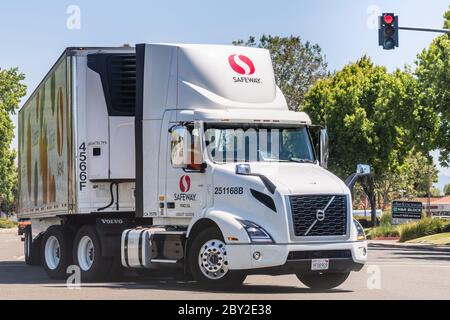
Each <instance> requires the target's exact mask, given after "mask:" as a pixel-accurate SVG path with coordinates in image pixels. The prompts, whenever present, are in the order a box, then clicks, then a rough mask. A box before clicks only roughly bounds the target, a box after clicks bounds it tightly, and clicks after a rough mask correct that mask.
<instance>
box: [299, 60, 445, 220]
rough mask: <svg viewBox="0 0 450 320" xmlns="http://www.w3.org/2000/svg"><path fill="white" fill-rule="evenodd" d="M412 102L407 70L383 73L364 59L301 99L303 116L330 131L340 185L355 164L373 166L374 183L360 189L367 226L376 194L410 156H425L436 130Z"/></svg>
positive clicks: (432, 118) (413, 87)
mask: <svg viewBox="0 0 450 320" xmlns="http://www.w3.org/2000/svg"><path fill="white" fill-rule="evenodd" d="M416 97H417V81H416V79H415V78H414V76H413V75H412V74H411V72H410V71H409V70H408V69H407V70H405V71H400V70H397V71H395V72H393V73H388V72H387V71H386V69H385V68H384V67H381V66H375V65H374V64H373V63H372V61H371V59H370V58H369V57H367V56H363V57H362V58H361V59H359V60H358V61H357V62H356V63H352V64H349V65H347V66H345V67H344V68H343V69H342V70H340V71H338V72H336V73H335V74H334V75H333V76H331V77H329V78H326V79H321V80H319V81H318V82H317V83H316V84H315V85H314V86H313V88H312V89H311V90H310V92H309V93H308V94H307V95H306V97H305V107H304V108H303V111H305V112H307V113H308V114H309V115H310V116H311V118H312V120H313V122H314V123H317V124H322V125H324V126H327V127H328V129H329V134H330V162H329V166H330V169H331V171H333V172H335V173H336V174H337V175H338V176H340V177H341V178H343V179H345V178H346V177H347V176H348V175H349V174H350V173H351V172H354V170H355V167H356V165H357V164H358V163H368V164H371V165H372V167H373V169H374V180H373V181H368V182H366V183H364V184H363V187H364V189H365V191H366V193H367V194H368V195H369V201H370V204H371V207H372V221H376V219H375V215H376V212H375V206H376V196H375V192H376V188H377V187H378V188H380V185H382V184H383V183H384V182H386V181H387V179H389V177H392V176H393V175H394V176H395V175H398V174H399V173H400V168H401V166H402V165H403V164H404V162H405V159H406V158H407V156H408V155H409V154H410V153H412V152H421V151H422V152H423V153H424V154H428V151H429V145H428V144H427V143H426V142H427V141H428V140H429V139H430V137H433V136H434V134H435V133H436V131H437V130H438V126H437V119H436V118H437V116H436V114H435V113H434V112H433V111H432V110H428V109H427V108H425V107H423V106H421V105H420V104H419V103H418V102H417V99H416Z"/></svg>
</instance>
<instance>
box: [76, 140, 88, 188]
mask: <svg viewBox="0 0 450 320" xmlns="http://www.w3.org/2000/svg"><path fill="white" fill-rule="evenodd" d="M78 159H79V160H80V164H79V165H78V169H79V170H80V175H79V179H80V191H83V189H84V188H86V185H87V173H86V171H87V162H86V161H87V156H86V143H84V142H83V143H82V144H81V146H80V147H79V154H78Z"/></svg>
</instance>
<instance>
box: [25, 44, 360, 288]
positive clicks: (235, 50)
mask: <svg viewBox="0 0 450 320" xmlns="http://www.w3.org/2000/svg"><path fill="white" fill-rule="evenodd" d="M310 129H311V120H310V118H309V117H308V115H306V114H305V113H302V112H293V111H289V110H288V107H287V104H286V101H285V98H284V96H283V94H282V92H281V91H280V89H279V88H278V87H277V86H276V84H275V78H274V73H273V68H272V62H271V59H270V55H269V52H268V51H267V50H263V49H255V48H246V47H235V46H215V45H175V44H142V45H137V46H136V49H134V48H68V49H66V51H65V52H64V54H63V55H62V56H61V58H60V59H59V60H58V62H57V63H56V65H55V66H54V67H53V68H52V69H51V71H50V72H49V74H48V75H47V76H46V77H45V79H44V80H43V82H42V83H41V84H40V86H39V87H38V88H37V90H36V92H35V93H34V94H33V95H32V96H31V98H30V99H29V100H28V101H27V102H26V103H25V105H24V107H23V108H22V109H21V111H20V113H19V176H20V179H19V180H20V187H19V195H20V201H19V211H20V214H19V218H20V219H21V221H22V222H23V223H24V224H23V225H24V226H25V227H24V229H23V234H24V238H25V239H24V240H25V241H24V243H25V245H24V248H25V256H26V261H27V262H28V263H29V264H42V266H43V267H44V268H45V270H46V271H47V273H48V274H49V276H50V277H52V278H57V279H62V278H65V277H67V274H66V270H67V268H68V267H69V266H71V265H77V266H79V267H80V270H81V276H82V279H83V280H84V281H93V280H98V279H105V278H107V277H109V276H111V275H113V274H116V273H117V272H119V271H120V270H121V268H133V269H137V270H147V269H148V270H150V271H149V272H150V273H151V270H154V269H157V268H161V267H163V268H164V267H167V266H169V265H170V266H174V267H175V268H174V270H178V271H174V272H179V273H184V274H186V275H189V276H192V277H193V278H194V279H195V280H196V281H198V282H200V283H201V284H202V285H205V286H207V287H208V288H224V287H230V286H235V285H238V284H240V283H242V282H243V281H244V279H245V277H246V276H247V275H249V274H271V275H276V274H296V275H297V276H298V278H299V279H300V280H301V281H302V282H303V283H304V284H306V285H307V286H309V287H312V288H332V287H336V286H338V285H340V284H341V283H342V282H344V281H345V280H346V278H347V277H348V275H349V273H350V272H351V271H358V270H360V269H361V268H362V266H363V265H364V263H365V262H366V260H367V244H366V242H365V235H364V231H363V229H362V228H361V226H360V225H359V224H358V223H357V222H356V221H354V220H353V218H352V209H351V207H352V206H351V203H352V202H351V192H350V190H349V188H348V187H347V186H346V185H345V183H344V182H342V181H341V180H340V179H339V178H337V177H336V176H334V175H333V174H332V173H330V172H328V171H327V170H326V162H327V141H326V132H325V131H321V136H320V139H319V141H320V147H319V148H315V147H314V143H313V140H314V139H312V135H311V130H310ZM316 150H317V151H318V152H317V153H316ZM363 174H367V172H366V171H364V170H362V171H361V172H360V173H359V174H358V175H363ZM358 175H356V176H358ZM353 180H354V179H353ZM177 267H179V268H177Z"/></svg>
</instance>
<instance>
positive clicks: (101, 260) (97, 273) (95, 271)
mask: <svg viewBox="0 0 450 320" xmlns="http://www.w3.org/2000/svg"><path fill="white" fill-rule="evenodd" d="M73 261H74V262H75V264H76V265H77V266H79V267H80V271H81V280H82V281H86V282H92V281H97V280H105V279H107V278H108V276H109V272H110V269H111V265H112V262H113V261H112V258H108V257H103V256H102V249H101V243H100V237H99V236H98V234H97V231H96V230H95V227H94V226H91V225H87V226H84V227H82V228H81V229H80V230H79V231H78V233H77V235H76V237H75V241H74V250H73Z"/></svg>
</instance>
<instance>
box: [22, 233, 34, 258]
mask: <svg viewBox="0 0 450 320" xmlns="http://www.w3.org/2000/svg"><path fill="white" fill-rule="evenodd" d="M23 235H24V240H23V255H24V256H25V263H26V264H27V265H29V266H31V265H33V264H32V261H33V255H32V253H31V248H32V246H33V237H32V235H31V229H30V228H26V229H25V231H24V234H23Z"/></svg>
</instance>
